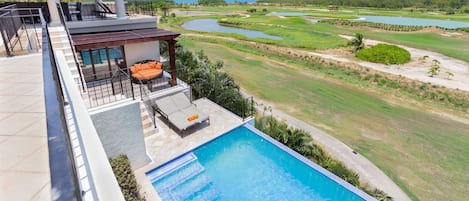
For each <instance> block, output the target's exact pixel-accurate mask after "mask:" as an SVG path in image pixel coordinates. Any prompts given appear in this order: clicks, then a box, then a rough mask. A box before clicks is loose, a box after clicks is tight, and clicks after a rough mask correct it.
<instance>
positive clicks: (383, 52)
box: [356, 44, 410, 64]
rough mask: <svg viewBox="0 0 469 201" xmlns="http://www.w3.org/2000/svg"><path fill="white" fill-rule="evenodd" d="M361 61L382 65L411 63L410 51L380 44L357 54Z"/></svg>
mask: <svg viewBox="0 0 469 201" xmlns="http://www.w3.org/2000/svg"><path fill="white" fill-rule="evenodd" d="M356 56H357V57H358V58H359V59H362V60H365V61H370V62H373V63H382V64H405V63H407V62H409V61H410V53H409V51H407V50H405V49H403V48H400V47H398V46H395V45H387V44H378V45H375V46H373V47H371V48H366V49H363V50H361V51H359V52H357V54H356Z"/></svg>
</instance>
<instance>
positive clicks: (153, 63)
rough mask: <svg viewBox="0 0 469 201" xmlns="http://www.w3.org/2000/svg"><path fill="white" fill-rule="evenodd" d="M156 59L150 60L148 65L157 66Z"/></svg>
mask: <svg viewBox="0 0 469 201" xmlns="http://www.w3.org/2000/svg"><path fill="white" fill-rule="evenodd" d="M156 63H157V62H156V61H150V62H148V65H150V67H151V68H156Z"/></svg>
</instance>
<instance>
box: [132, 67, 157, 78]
mask: <svg viewBox="0 0 469 201" xmlns="http://www.w3.org/2000/svg"><path fill="white" fill-rule="evenodd" d="M161 72H163V71H162V70H161V69H146V70H140V71H138V72H136V73H132V77H134V78H137V79H140V80H149V79H152V78H154V77H156V76H158V75H160V74H161Z"/></svg>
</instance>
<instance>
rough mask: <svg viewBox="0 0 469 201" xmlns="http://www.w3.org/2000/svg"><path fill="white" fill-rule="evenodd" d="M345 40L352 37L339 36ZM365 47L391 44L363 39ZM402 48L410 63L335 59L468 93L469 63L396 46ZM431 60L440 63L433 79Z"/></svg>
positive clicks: (425, 51) (434, 53)
mask: <svg viewBox="0 0 469 201" xmlns="http://www.w3.org/2000/svg"><path fill="white" fill-rule="evenodd" d="M340 36H341V37H343V38H346V39H349V40H350V39H352V38H354V37H353V36H346V35H340ZM364 42H365V44H366V45H376V44H379V43H385V44H391V43H386V42H382V41H377V40H369V39H365V41H364ZM397 46H399V47H402V48H404V49H406V50H407V51H409V52H410V55H411V58H412V60H411V62H409V63H407V64H403V65H384V64H376V63H371V62H365V61H360V60H358V59H349V58H343V57H341V56H340V55H338V56H337V57H338V58H336V59H341V60H342V61H343V62H356V63H357V64H359V65H361V66H365V67H368V68H372V69H375V70H378V71H382V72H386V73H391V74H395V75H402V76H404V77H407V78H410V79H413V80H418V81H422V82H430V83H432V84H436V85H441V86H445V87H448V88H453V89H462V90H465V91H469V63H468V62H465V61H461V60H458V59H455V58H451V57H448V56H445V55H443V54H440V53H436V52H432V51H428V50H421V49H416V48H411V47H407V46H403V45H397ZM322 56H323V57H328V56H329V57H330V55H322ZM423 56H428V58H427V59H426V60H425V61H419V58H422V57H423ZM432 60H438V61H439V62H440V67H441V71H440V73H439V75H437V76H434V77H429V76H428V70H429V69H430V65H431V63H432ZM446 72H451V73H453V74H454V76H452V77H451V78H450V79H448V74H447V73H446Z"/></svg>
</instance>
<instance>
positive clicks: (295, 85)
mask: <svg viewBox="0 0 469 201" xmlns="http://www.w3.org/2000/svg"><path fill="white" fill-rule="evenodd" d="M179 43H181V44H183V45H185V46H186V47H188V48H189V49H191V50H194V51H195V50H200V49H203V50H204V51H205V53H206V54H207V55H208V56H209V58H211V59H212V60H213V61H215V60H222V61H223V62H224V63H225V68H224V70H225V71H227V72H228V73H229V74H230V75H232V76H233V77H234V78H235V80H236V81H237V82H238V83H239V84H240V85H241V86H242V87H243V88H244V89H246V90H247V91H248V92H249V93H251V94H252V95H254V96H255V97H258V98H261V99H263V100H266V101H268V102H270V103H272V104H273V105H274V106H275V107H276V108H278V109H281V110H282V111H285V112H286V113H288V114H290V115H292V116H295V117H297V118H299V119H301V120H303V121H305V122H307V123H309V124H311V125H315V126H317V127H319V128H322V129H323V130H325V131H326V132H328V133H329V134H331V135H333V136H334V137H336V138H338V139H340V140H341V141H343V142H344V143H346V144H347V145H349V146H350V147H352V148H353V149H355V150H357V151H358V152H359V153H361V154H363V155H364V156H366V157H367V158H368V159H369V160H371V161H372V162H373V163H375V164H376V165H377V166H378V167H380V168H381V169H382V170H383V171H385V172H386V174H387V175H389V176H390V177H391V178H392V179H393V180H394V181H395V182H396V183H397V184H398V185H399V186H400V187H401V188H402V189H403V190H404V191H406V192H407V193H408V194H409V195H410V196H411V197H412V198H413V199H414V200H464V199H465V196H467V195H468V193H469V190H468V189H469V166H468V165H467V161H469V125H467V124H462V123H459V122H456V121H452V120H448V119H445V118H441V117H439V116H437V115H434V114H430V113H426V112H422V111H419V110H414V109H408V108H407V107H401V106H398V105H396V104H395V103H394V104H390V103H388V101H386V100H385V99H384V97H386V96H385V95H383V94H378V93H380V92H379V91H378V92H373V93H371V92H367V91H364V90H362V89H357V88H356V87H353V86H350V85H349V84H345V83H341V82H340V81H337V80H330V79H325V78H321V76H322V75H317V73H312V72H311V71H309V70H306V68H305V67H303V66H297V65H296V64H292V63H280V62H279V61H276V60H272V59H269V58H265V57H260V56H254V55H249V54H246V53H242V52H238V51H235V50H233V49H230V48H228V47H225V46H221V45H217V44H211V43H206V42H200V41H197V40H192V39H190V38H181V39H179ZM393 101H396V100H393ZM397 102H398V103H400V101H397Z"/></svg>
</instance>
